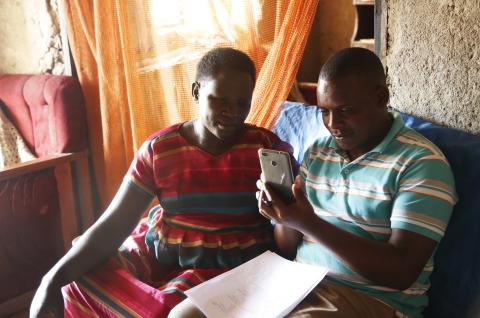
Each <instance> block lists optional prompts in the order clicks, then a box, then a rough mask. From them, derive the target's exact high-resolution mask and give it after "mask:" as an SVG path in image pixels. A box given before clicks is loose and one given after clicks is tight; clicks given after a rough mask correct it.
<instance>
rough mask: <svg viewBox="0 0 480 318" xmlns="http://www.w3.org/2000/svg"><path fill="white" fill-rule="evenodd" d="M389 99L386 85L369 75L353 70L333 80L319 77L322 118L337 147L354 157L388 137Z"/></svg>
mask: <svg viewBox="0 0 480 318" xmlns="http://www.w3.org/2000/svg"><path fill="white" fill-rule="evenodd" d="M382 94H383V95H385V94H386V97H385V96H383V95H382ZM387 101H388V90H387V89H386V87H379V86H375V85H373V84H371V83H370V82H369V81H368V80H367V78H366V76H361V75H354V74H353V75H347V76H345V77H342V78H339V79H336V80H332V81H325V80H320V81H319V83H318V87H317V102H318V107H320V109H321V111H322V117H323V122H324V124H325V126H326V127H327V129H328V130H329V131H330V134H332V136H333V137H334V138H335V141H336V142H337V145H338V147H339V148H340V149H342V150H345V151H346V152H347V154H348V155H349V157H350V158H351V159H352V160H353V159H355V158H357V157H359V156H361V155H363V154H364V153H366V152H368V151H370V150H371V149H373V148H374V147H375V146H376V145H378V144H379V143H380V142H381V141H382V139H383V138H384V137H385V134H386V132H385V127H388V125H389V124H388V122H386V121H388V120H389V116H388V115H386V102H387ZM387 131H388V130H387Z"/></svg>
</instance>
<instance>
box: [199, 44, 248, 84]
mask: <svg viewBox="0 0 480 318" xmlns="http://www.w3.org/2000/svg"><path fill="white" fill-rule="evenodd" d="M224 69H231V70H235V71H240V72H245V73H247V74H249V75H250V76H251V77H252V80H253V82H255V75H256V71H255V64H253V61H252V60H251V59H250V57H248V55H247V54H245V53H243V52H242V51H239V50H236V49H233V48H225V47H224V48H215V49H213V50H210V51H209V52H207V53H206V54H205V55H204V56H203V57H202V58H201V59H200V62H198V65H197V74H196V77H195V80H196V81H199V80H202V79H206V78H212V77H215V76H216V75H217V74H218V73H219V72H220V71H221V70H224Z"/></svg>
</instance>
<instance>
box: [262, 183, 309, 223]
mask: <svg viewBox="0 0 480 318" xmlns="http://www.w3.org/2000/svg"><path fill="white" fill-rule="evenodd" d="M261 179H263V174H262V176H261ZM301 184H302V179H301V178H300V176H297V177H296V178H295V182H294V184H293V185H292V192H293V196H294V197H295V202H294V203H291V204H289V205H287V204H285V203H284V202H283V201H282V199H280V197H278V196H277V195H276V194H275V193H274V192H273V191H272V190H271V188H270V187H269V186H268V184H265V183H264V182H263V180H258V181H257V188H258V189H259V190H260V191H257V199H258V208H259V210H260V213H261V214H262V215H263V216H265V217H266V218H268V219H271V220H273V221H275V222H276V223H279V224H282V225H285V226H288V227H290V228H293V229H295V230H297V231H299V232H303V231H302V230H303V229H304V228H305V226H306V225H308V224H311V222H312V221H314V220H315V219H316V218H317V217H316V215H315V213H314V212H313V208H312V205H311V204H310V202H308V199H307V197H306V196H305V194H304V193H303V190H302V186H301Z"/></svg>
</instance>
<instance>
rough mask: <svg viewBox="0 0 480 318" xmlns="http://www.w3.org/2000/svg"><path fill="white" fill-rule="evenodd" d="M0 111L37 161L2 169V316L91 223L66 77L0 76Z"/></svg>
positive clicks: (77, 118)
mask: <svg viewBox="0 0 480 318" xmlns="http://www.w3.org/2000/svg"><path fill="white" fill-rule="evenodd" d="M0 107H2V109H3V111H4V112H5V113H6V115H7V117H8V118H9V119H10V121H11V122H12V123H13V124H14V126H15V127H16V128H17V130H18V131H19V132H20V134H21V135H22V136H23V139H24V140H25V142H26V144H27V146H28V147H29V148H30V150H31V151H32V152H33V153H34V154H35V155H36V157H38V159H35V160H32V161H27V162H23V163H19V164H15V165H11V166H7V167H5V168H4V169H1V170H0V316H4V315H8V314H10V313H12V312H15V311H16V310H18V309H21V308H24V307H25V306H26V305H27V304H28V303H29V301H30V299H31V296H32V292H33V290H34V289H35V288H36V287H37V286H38V284H39V283H40V279H41V277H42V276H43V275H44V274H45V272H46V271H47V270H48V269H49V268H50V267H51V266H52V265H53V264H54V263H55V262H56V261H57V260H58V258H59V257H60V256H61V255H63V254H64V252H65V251H66V250H67V249H68V248H69V246H71V241H72V239H73V238H74V237H75V236H77V235H78V234H80V231H81V230H82V229H83V228H85V227H86V226H87V225H89V224H91V223H92V222H93V210H92V204H91V203H92V202H91V201H92V200H91V189H90V176H89V169H88V139H87V126H86V114H85V106H84V100H83V95H82V90H81V87H80V85H79V83H78V81H77V80H76V79H75V78H73V77H69V76H55V75H13V74H4V75H0Z"/></svg>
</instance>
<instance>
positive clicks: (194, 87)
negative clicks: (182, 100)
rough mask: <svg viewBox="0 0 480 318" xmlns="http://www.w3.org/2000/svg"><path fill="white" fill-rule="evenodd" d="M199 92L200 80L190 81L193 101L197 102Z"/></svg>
mask: <svg viewBox="0 0 480 318" xmlns="http://www.w3.org/2000/svg"><path fill="white" fill-rule="evenodd" d="M199 94H200V82H198V81H195V82H193V83H192V97H193V100H194V101H195V102H198V96H199Z"/></svg>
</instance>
